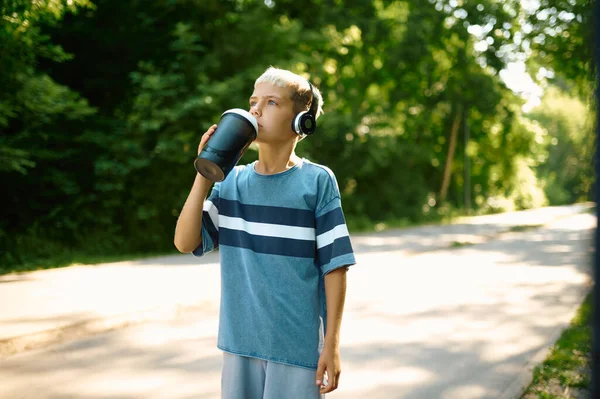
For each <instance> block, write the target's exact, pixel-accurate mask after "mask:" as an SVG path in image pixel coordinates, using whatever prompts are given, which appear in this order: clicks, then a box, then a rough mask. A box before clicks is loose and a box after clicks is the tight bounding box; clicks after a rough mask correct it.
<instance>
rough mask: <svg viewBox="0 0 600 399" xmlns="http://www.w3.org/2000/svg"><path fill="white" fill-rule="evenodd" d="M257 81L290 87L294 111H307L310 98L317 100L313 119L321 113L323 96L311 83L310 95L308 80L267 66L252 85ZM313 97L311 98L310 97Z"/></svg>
mask: <svg viewBox="0 0 600 399" xmlns="http://www.w3.org/2000/svg"><path fill="white" fill-rule="evenodd" d="M259 83H270V84H272V85H273V86H278V87H289V88H291V89H292V91H293V93H292V97H291V98H292V103H293V104H294V113H298V112H301V111H307V110H308V109H309V108H310V105H311V100H312V101H316V102H317V107H316V109H317V112H316V114H315V119H316V118H318V117H319V116H320V115H322V114H323V97H322V96H321V92H320V91H319V89H317V88H316V87H315V86H314V85H312V96H311V94H310V86H311V85H310V84H309V83H308V80H306V79H305V78H303V77H302V76H300V75H297V74H295V73H293V72H291V71H288V70H286V69H279V68H275V67H272V66H271V67H269V68H267V70H266V71H265V72H263V74H262V75H260V76H259V78H258V79H256V82H254V85H255V86H256V85H257V84H259ZM311 97H313V98H311Z"/></svg>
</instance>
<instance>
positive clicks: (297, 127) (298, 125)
mask: <svg viewBox="0 0 600 399" xmlns="http://www.w3.org/2000/svg"><path fill="white" fill-rule="evenodd" d="M303 114H306V111H302V112H299V113H298V114H296V116H295V117H294V119H292V131H293V132H294V133H296V134H298V135H300V136H302V135H303V133H302V116H303Z"/></svg>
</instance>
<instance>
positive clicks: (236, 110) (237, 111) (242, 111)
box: [221, 108, 258, 133]
mask: <svg viewBox="0 0 600 399" xmlns="http://www.w3.org/2000/svg"><path fill="white" fill-rule="evenodd" d="M225 114H238V115H240V116H242V117H244V118H246V119H247V120H248V122H250V123H252V126H254V130H255V131H256V132H257V133H258V122H257V121H256V118H255V117H254V116H252V114H250V112H248V111H246V110H245V109H241V108H232V109H228V110H227V111H225V112H223V114H222V115H221V117H222V116H223V115H225Z"/></svg>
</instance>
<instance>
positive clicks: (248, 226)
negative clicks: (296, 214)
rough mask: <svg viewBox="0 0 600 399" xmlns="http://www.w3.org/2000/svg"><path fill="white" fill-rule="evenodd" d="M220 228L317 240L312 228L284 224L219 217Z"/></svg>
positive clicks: (279, 236)
mask: <svg viewBox="0 0 600 399" xmlns="http://www.w3.org/2000/svg"><path fill="white" fill-rule="evenodd" d="M219 226H220V227H225V228H227V229H231V230H240V231H245V232H246V233H249V234H253V235H257V236H266V237H277V238H293V239H295V240H307V241H314V240H315V229H314V228H312V227H297V226H287V225H283V224H271V223H257V222H248V221H246V220H244V219H242V218H234V217H230V216H223V215H220V216H219Z"/></svg>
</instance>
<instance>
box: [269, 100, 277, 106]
mask: <svg viewBox="0 0 600 399" xmlns="http://www.w3.org/2000/svg"><path fill="white" fill-rule="evenodd" d="M269 104H270V105H277V103H276V102H275V101H273V100H269Z"/></svg>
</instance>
